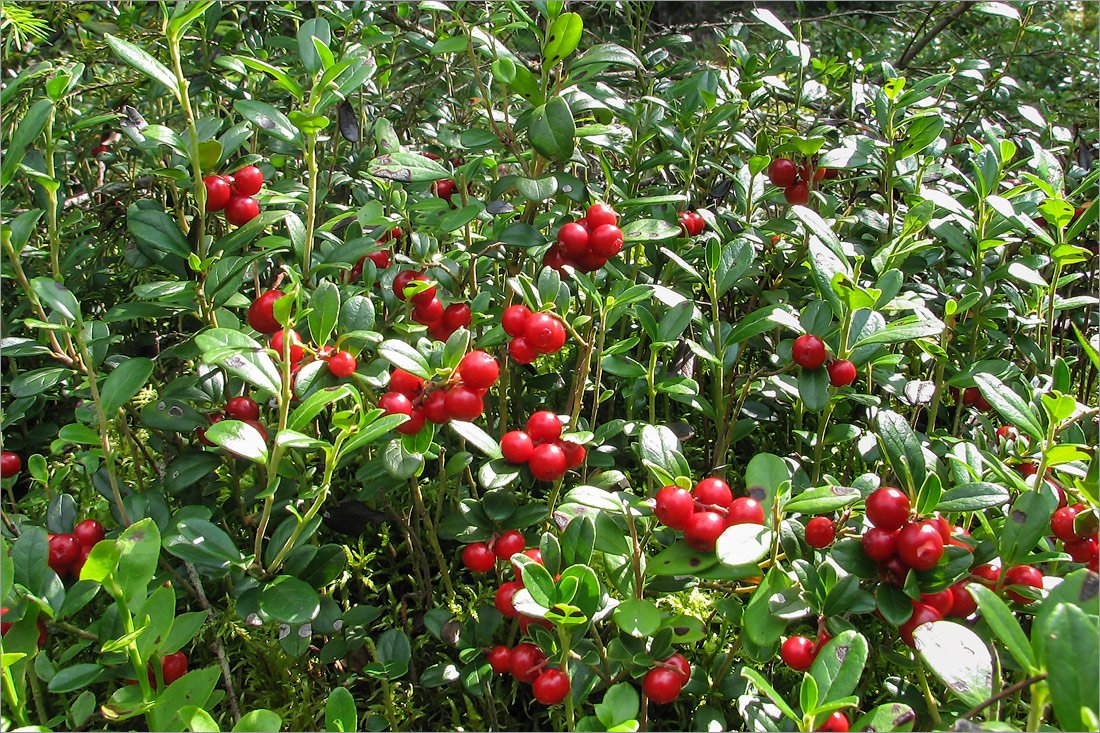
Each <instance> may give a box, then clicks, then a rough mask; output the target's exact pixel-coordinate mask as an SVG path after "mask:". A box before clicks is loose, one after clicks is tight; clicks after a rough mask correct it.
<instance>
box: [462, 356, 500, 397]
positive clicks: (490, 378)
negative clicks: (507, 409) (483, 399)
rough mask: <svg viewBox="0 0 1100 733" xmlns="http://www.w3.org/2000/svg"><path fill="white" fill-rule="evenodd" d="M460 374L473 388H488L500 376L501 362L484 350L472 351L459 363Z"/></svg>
mask: <svg viewBox="0 0 1100 733" xmlns="http://www.w3.org/2000/svg"><path fill="white" fill-rule="evenodd" d="M458 376H459V377H461V378H462V382H463V383H464V384H465V385H466V386H467V387H471V388H473V389H488V388H489V387H492V386H493V385H494V384H496V381H497V377H498V376H500V364H497V360H496V359H494V358H493V357H492V356H490V355H489V354H488V353H486V352H484V351H471V352H470V353H468V354H466V356H464V357H462V361H460V362H459V364H458Z"/></svg>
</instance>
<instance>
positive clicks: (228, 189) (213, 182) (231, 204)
mask: <svg viewBox="0 0 1100 733" xmlns="http://www.w3.org/2000/svg"><path fill="white" fill-rule="evenodd" d="M202 182H203V183H204V184H205V185H206V210H207V211H221V210H222V209H225V220H226V221H228V222H229V223H230V224H232V225H233V226H238V227H239V226H242V225H244V224H247V223H248V222H250V221H252V220H253V219H255V218H256V217H257V216H259V214H260V204H259V203H258V202H257V201H256V199H254V198H252V195H253V194H255V193H259V191H260V188H261V187H262V186H263V185H264V174H263V173H261V172H260V169H259V168H257V167H256V166H254V165H246V166H245V167H244V168H241V169H240V170H239V171H237V172H236V173H234V174H233V175H218V176H207V177H206V178H203V179H202Z"/></svg>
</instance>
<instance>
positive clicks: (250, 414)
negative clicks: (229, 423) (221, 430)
mask: <svg viewBox="0 0 1100 733" xmlns="http://www.w3.org/2000/svg"><path fill="white" fill-rule="evenodd" d="M225 416H226V417H228V418H229V419H230V420H259V419H260V406H259V405H257V404H256V400H254V399H252V398H251V397H234V398H232V399H231V400H229V402H226V403H225Z"/></svg>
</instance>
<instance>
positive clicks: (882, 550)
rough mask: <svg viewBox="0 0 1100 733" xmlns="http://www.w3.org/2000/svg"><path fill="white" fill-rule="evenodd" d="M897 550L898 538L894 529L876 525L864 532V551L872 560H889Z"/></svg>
mask: <svg viewBox="0 0 1100 733" xmlns="http://www.w3.org/2000/svg"><path fill="white" fill-rule="evenodd" d="M896 551H897V539H896V536H895V533H894V532H893V531H891V530H888V529H882V528H881V527H874V528H873V529H869V530H867V531H866V532H864V533H863V552H864V553H865V554H866V555H867V557H869V558H871V559H872V560H876V561H878V562H882V561H884V560H889V559H890V558H891V557H893V556H894V553H895V552H896Z"/></svg>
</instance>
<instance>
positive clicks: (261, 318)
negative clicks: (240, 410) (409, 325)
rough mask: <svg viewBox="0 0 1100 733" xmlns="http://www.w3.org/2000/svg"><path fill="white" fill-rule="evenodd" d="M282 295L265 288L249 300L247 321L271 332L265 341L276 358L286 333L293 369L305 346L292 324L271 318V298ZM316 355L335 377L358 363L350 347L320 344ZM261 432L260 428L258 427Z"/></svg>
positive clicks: (297, 364) (265, 332) (273, 302)
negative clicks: (341, 347)
mask: <svg viewBox="0 0 1100 733" xmlns="http://www.w3.org/2000/svg"><path fill="white" fill-rule="evenodd" d="M283 295H284V293H283V292H282V291H281V290H268V291H267V292H266V293H263V294H262V295H260V297H258V298H256V300H254V301H252V305H251V306H249V308H248V325H250V326H252V328H254V329H256V330H257V331H259V332H260V333H264V334H272V336H271V341H270V342H269V344H268V345H269V346H270V347H271V349H272V351H274V352H275V353H276V354H277V355H278V357H279V358H280V359H281V358H282V357H283V347H284V346H285V339H286V338H287V336H286V334H288V333H289V336H290V363H291V365H292V366H294V368H295V371H297V367H298V366H299V364H300V362H301V361H302V358H303V357H304V356H305V353H306V350H305V345H304V344H303V343H302V337H301V336H299V335H298V332H297V331H295V330H294V329H293V328H284V327H283V325H282V324H281V323H279V321H278V320H277V319H276V318H275V301H277V300H278V299H279V298H281V297H283ZM316 356H317V358H319V359H321V360H322V361H324V362H325V363H326V365H327V366H328V370H329V372H330V373H331V374H332V375H333V376H335V377H350V376H351V374H352V372H354V371H355V369H356V368H357V367H358V366H359V362H358V361H357V360H356V358H355V355H354V354H352V353H351V352H350V351H344V350H337V349H334V348H332V347H330V346H322V347H321V348H320V349H318V350H317V352H316ZM236 419H238V420H240V419H243V418H236ZM245 422H247V420H245ZM253 427H256V426H253ZM257 429H259V428H257ZM261 432H263V431H262V430H261Z"/></svg>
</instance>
